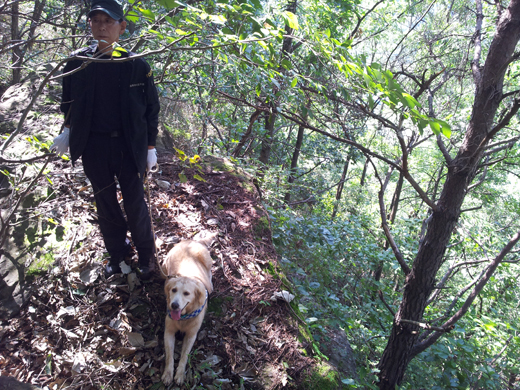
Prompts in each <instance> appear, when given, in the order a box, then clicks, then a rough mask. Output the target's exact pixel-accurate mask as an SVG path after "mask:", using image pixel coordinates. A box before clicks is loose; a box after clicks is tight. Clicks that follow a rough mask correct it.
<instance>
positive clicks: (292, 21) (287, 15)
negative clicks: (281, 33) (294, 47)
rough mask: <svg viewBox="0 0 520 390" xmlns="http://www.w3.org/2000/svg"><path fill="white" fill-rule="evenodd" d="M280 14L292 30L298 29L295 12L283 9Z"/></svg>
mask: <svg viewBox="0 0 520 390" xmlns="http://www.w3.org/2000/svg"><path fill="white" fill-rule="evenodd" d="M282 16H283V18H284V19H285V23H287V24H288V25H289V27H290V28H292V29H294V30H298V29H299V27H300V26H299V24H298V17H297V16H296V15H295V14H293V13H292V12H290V11H285V12H284V13H283V15H282Z"/></svg>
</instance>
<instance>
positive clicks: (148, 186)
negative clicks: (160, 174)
mask: <svg viewBox="0 0 520 390" xmlns="http://www.w3.org/2000/svg"><path fill="white" fill-rule="evenodd" d="M151 174H152V172H148V173H147V174H146V175H145V180H144V182H145V184H146V198H147V200H148V215H149V216H150V225H151V227H152V235H153V257H154V260H155V264H157V267H159V270H160V271H161V274H162V275H163V276H164V278H165V279H168V275H166V274H165V273H164V271H163V269H162V267H161V266H160V264H159V260H158V259H157V245H156V244H155V225H154V223H153V218H152V203H151V202H150V180H149V179H150V177H149V176H151Z"/></svg>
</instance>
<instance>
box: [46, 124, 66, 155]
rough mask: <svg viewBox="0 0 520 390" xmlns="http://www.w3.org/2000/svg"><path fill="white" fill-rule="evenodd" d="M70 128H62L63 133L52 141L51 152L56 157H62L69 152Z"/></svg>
mask: <svg viewBox="0 0 520 390" xmlns="http://www.w3.org/2000/svg"><path fill="white" fill-rule="evenodd" d="M69 136H70V128H68V127H66V126H65V127H64V128H63V132H62V133H61V134H60V135H58V136H57V137H56V138H54V140H53V144H52V145H51V150H55V151H56V154H57V155H58V156H62V155H64V154H65V153H67V152H68V150H69Z"/></svg>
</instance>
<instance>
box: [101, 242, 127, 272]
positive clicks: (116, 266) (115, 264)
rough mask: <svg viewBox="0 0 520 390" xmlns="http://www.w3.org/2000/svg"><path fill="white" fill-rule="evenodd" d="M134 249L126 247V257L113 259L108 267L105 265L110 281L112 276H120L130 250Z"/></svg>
mask: <svg viewBox="0 0 520 390" xmlns="http://www.w3.org/2000/svg"><path fill="white" fill-rule="evenodd" d="M131 249H132V247H131V246H130V245H129V244H126V245H125V249H124V253H125V254H124V255H123V256H117V257H111V258H110V260H109V261H108V263H107V265H105V270H104V271H105V277H106V278H107V279H108V278H109V277H111V276H112V275H115V274H120V273H122V271H121V262H125V259H126V257H127V256H128V254H129V253H130V250H131Z"/></svg>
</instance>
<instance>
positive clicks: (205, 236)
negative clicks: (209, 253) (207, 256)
mask: <svg viewBox="0 0 520 390" xmlns="http://www.w3.org/2000/svg"><path fill="white" fill-rule="evenodd" d="M217 236H218V232H214V233H210V232H208V231H207V230H206V231H204V230H203V231H201V232H199V233H198V234H197V235H196V236H195V237H193V241H197V242H200V243H201V244H203V245H205V246H206V248H208V249H209V247H210V246H211V244H213V243H214V242H215V240H216V239H217Z"/></svg>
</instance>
